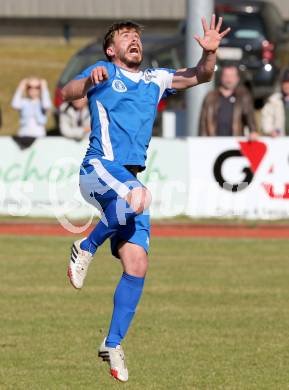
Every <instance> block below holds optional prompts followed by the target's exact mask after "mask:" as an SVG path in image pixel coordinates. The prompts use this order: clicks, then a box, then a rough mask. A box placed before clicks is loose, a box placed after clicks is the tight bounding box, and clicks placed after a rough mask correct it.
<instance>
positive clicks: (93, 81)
mask: <svg viewBox="0 0 289 390" xmlns="http://www.w3.org/2000/svg"><path fill="white" fill-rule="evenodd" d="M107 79H108V72H107V69H106V67H105V66H96V67H95V68H94V69H92V71H91V73H90V75H89V76H87V77H83V78H80V79H78V80H71V81H69V83H67V84H66V85H65V86H64V87H63V88H62V90H61V94H62V98H63V100H64V101H72V100H77V99H81V98H83V97H84V96H86V94H87V92H88V90H89V89H90V88H91V87H93V86H95V85H98V84H100V83H102V82H103V81H105V80H107Z"/></svg>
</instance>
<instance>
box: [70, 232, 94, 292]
mask: <svg viewBox="0 0 289 390" xmlns="http://www.w3.org/2000/svg"><path fill="white" fill-rule="evenodd" d="M83 240H85V238H83V239H81V240H78V241H75V242H74V243H73V245H72V247H71V256H70V261H69V265H68V269H67V276H68V277H69V280H70V283H71V284H72V286H73V287H74V288H77V289H80V288H82V286H83V283H84V279H85V277H86V274H87V270H88V267H89V264H90V262H91V260H92V258H93V255H92V254H91V253H90V252H87V251H84V250H83V249H81V248H80V243H81V242H82V241H83Z"/></svg>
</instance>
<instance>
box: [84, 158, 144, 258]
mask: <svg viewBox="0 0 289 390" xmlns="http://www.w3.org/2000/svg"><path fill="white" fill-rule="evenodd" d="M79 186H80V192H81V194H82V196H83V198H84V199H85V200H86V201H87V202H88V203H90V204H92V205H93V206H95V207H97V209H98V210H99V211H100V212H103V210H105V208H106V206H107V205H108V204H109V203H110V202H111V201H112V200H114V199H117V198H124V197H125V196H126V195H127V194H128V193H129V192H130V191H131V190H132V189H133V188H137V187H144V186H143V184H142V183H141V182H140V181H139V180H138V179H137V178H136V177H135V176H134V175H133V174H132V173H131V172H130V171H129V170H127V169H126V168H125V167H124V166H122V165H121V164H119V163H118V162H117V161H109V160H104V159H102V158H99V159H98V158H93V159H91V160H90V161H89V163H85V164H83V165H82V166H81V169H80V179H79ZM123 241H125V242H131V243H133V244H136V245H139V246H141V247H143V248H144V250H145V251H146V252H148V249H149V241H150V217H149V212H148V210H145V212H144V213H142V214H138V215H137V216H136V217H134V218H133V219H132V220H131V221H129V222H128V223H127V224H126V225H120V227H119V228H118V230H117V232H116V233H114V235H113V236H112V237H111V238H110V242H111V253H112V254H113V256H115V257H117V258H119V255H118V247H119V244H120V243H121V242H123Z"/></svg>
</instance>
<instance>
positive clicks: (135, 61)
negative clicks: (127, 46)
mask: <svg viewBox="0 0 289 390" xmlns="http://www.w3.org/2000/svg"><path fill="white" fill-rule="evenodd" d="M119 59H120V60H121V62H123V63H124V64H125V65H126V66H127V67H128V68H131V69H135V68H138V67H139V66H140V65H141V63H142V60H143V56H142V53H140V56H139V58H128V54H127V52H126V51H120V53H119Z"/></svg>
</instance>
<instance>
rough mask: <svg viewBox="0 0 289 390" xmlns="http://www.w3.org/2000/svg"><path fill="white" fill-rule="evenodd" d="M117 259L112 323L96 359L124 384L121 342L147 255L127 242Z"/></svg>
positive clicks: (138, 295)
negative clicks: (118, 267) (118, 272)
mask: <svg viewBox="0 0 289 390" xmlns="http://www.w3.org/2000/svg"><path fill="white" fill-rule="evenodd" d="M119 256H120V259H121V262H122V265H123V274H122V276H121V279H120V281H119V283H118V285H117V287H116V290H115V294H114V309H113V314H112V319H111V324H110V328H109V332H108V336H107V338H106V340H104V342H103V343H102V345H101V347H100V350H99V356H100V357H102V358H103V359H107V360H108V361H109V363H110V372H111V375H112V376H114V378H116V379H118V380H120V381H123V382H125V381H127V380H128V369H127V366H126V363H125V356H124V351H123V349H122V347H121V341H122V340H123V338H124V337H125V335H126V333H127V331H128V329H129V326H130V324H131V321H132V319H133V317H134V315H135V311H136V308H137V305H138V303H139V300H140V298H141V295H142V291H143V287H144V281H145V275H146V272H147V268H148V256H147V253H146V251H145V250H144V249H143V248H142V247H140V246H138V245H135V244H131V243H129V242H126V243H123V244H121V246H120V248H119Z"/></svg>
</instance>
